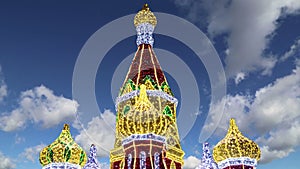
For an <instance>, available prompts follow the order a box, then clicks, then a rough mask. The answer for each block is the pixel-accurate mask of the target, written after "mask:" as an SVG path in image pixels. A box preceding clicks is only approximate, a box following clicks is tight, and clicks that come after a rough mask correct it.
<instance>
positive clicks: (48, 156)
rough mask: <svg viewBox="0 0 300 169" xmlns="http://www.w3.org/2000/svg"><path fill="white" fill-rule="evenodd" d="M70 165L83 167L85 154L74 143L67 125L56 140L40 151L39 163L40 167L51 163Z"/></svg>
mask: <svg viewBox="0 0 300 169" xmlns="http://www.w3.org/2000/svg"><path fill="white" fill-rule="evenodd" d="M66 162H67V163H70V164H75V165H80V166H81V167H82V166H84V164H85V163H86V154H85V152H84V151H83V149H82V148H81V147H80V146H79V145H78V144H77V143H75V142H74V140H73V138H72V136H71V133H70V128H69V125H67V124H65V125H64V128H63V130H62V131H61V133H60V135H59V136H58V138H57V139H56V140H55V141H54V142H53V143H51V144H50V145H48V146H47V147H45V148H44V149H42V151H41V152H40V163H41V165H42V166H45V165H48V164H51V163H66Z"/></svg>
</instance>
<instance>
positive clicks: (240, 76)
mask: <svg viewBox="0 0 300 169" xmlns="http://www.w3.org/2000/svg"><path fill="white" fill-rule="evenodd" d="M245 77H246V75H245V73H243V72H239V73H237V74H236V76H235V78H234V82H235V84H236V85H237V84H239V83H240V82H241V81H242V80H244V79H245Z"/></svg>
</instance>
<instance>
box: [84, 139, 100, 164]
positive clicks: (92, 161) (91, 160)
mask: <svg viewBox="0 0 300 169" xmlns="http://www.w3.org/2000/svg"><path fill="white" fill-rule="evenodd" d="M96 152H97V149H96V146H95V145H94V144H92V145H91V148H90V154H89V157H88V161H87V163H86V164H85V165H84V167H83V169H101V167H100V165H99V164H98V161H97V154H96Z"/></svg>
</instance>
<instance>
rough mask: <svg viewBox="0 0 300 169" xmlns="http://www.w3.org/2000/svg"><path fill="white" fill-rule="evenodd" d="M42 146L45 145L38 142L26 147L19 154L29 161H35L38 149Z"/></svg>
mask: <svg viewBox="0 0 300 169" xmlns="http://www.w3.org/2000/svg"><path fill="white" fill-rule="evenodd" d="M44 147H46V145H45V144H40V145H37V146H34V147H28V148H26V149H25V150H24V152H23V153H21V154H20V156H21V157H23V158H25V159H26V160H29V161H31V162H36V160H37V159H39V153H40V151H41V150H42V149H43V148H44Z"/></svg>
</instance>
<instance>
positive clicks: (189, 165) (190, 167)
mask: <svg viewBox="0 0 300 169" xmlns="http://www.w3.org/2000/svg"><path fill="white" fill-rule="evenodd" d="M200 163H201V160H200V159H198V158H197V157H195V156H189V157H188V158H186V159H184V165H183V169H195V168H196V167H197V166H198V165H200Z"/></svg>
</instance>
